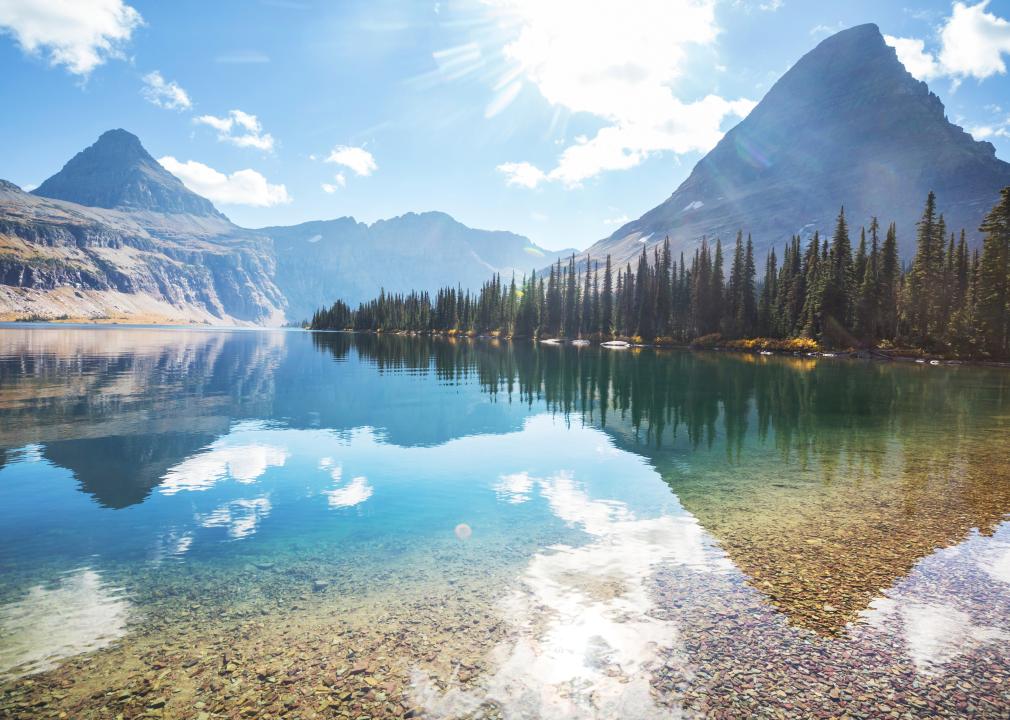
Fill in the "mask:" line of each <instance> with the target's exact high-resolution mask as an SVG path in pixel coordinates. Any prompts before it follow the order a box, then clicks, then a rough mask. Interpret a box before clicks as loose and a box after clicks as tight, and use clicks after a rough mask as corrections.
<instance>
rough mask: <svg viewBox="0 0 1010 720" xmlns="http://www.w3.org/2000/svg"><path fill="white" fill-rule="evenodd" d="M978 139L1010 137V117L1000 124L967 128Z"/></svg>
mask: <svg viewBox="0 0 1010 720" xmlns="http://www.w3.org/2000/svg"><path fill="white" fill-rule="evenodd" d="M966 130H967V131H968V132H969V133H971V136H972V137H973V138H975V139H976V140H989V139H991V138H994V137H1001V138H1010V118H1008V119H1007V121H1006V122H1003V123H1000V124H998V125H977V126H975V127H969V128H966Z"/></svg>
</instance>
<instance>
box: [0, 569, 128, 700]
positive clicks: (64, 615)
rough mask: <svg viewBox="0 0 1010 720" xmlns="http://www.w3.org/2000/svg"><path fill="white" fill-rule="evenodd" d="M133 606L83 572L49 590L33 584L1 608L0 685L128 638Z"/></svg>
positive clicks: (97, 578)
mask: <svg viewBox="0 0 1010 720" xmlns="http://www.w3.org/2000/svg"><path fill="white" fill-rule="evenodd" d="M130 615H131V605H130V602H129V601H128V600H127V599H126V598H125V597H124V596H123V591H122V590H121V589H120V588H116V587H111V586H109V585H108V584H106V583H105V582H104V581H103V580H102V577H101V575H100V574H99V573H97V572H96V571H94V570H91V569H90V568H83V569H80V570H77V571H74V572H72V573H70V574H67V575H64V576H63V577H62V578H60V580H59V582H58V583H56V585H54V586H52V587H46V586H44V585H35V586H34V587H32V588H30V589H29V590H28V592H27V593H26V594H25V596H24V597H23V598H22V599H20V600H16V601H14V602H11V603H8V604H6V605H3V606H0V681H2V680H6V679H10V678H15V677H21V676H23V675H29V674H32V673H36V672H41V671H43V670H49V669H52V668H54V667H56V665H57V664H58V663H59V661H60V660H62V659H64V658H68V657H71V656H73V655H79V654H81V653H85V652H91V651H93V650H98V649H100V648H103V647H106V646H108V645H110V644H112V643H113V642H115V641H116V640H117V639H118V638H120V637H122V636H123V635H125V634H126V626H127V623H128V621H129V620H130Z"/></svg>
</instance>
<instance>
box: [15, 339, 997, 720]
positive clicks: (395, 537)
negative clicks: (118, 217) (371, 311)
mask: <svg viewBox="0 0 1010 720" xmlns="http://www.w3.org/2000/svg"><path fill="white" fill-rule="evenodd" d="M1008 512H1010V372H1008V371H1005V370H998V369H985V368H975V367H939V368H938V367H929V366H916V365H904V364H899V365H883V364H870V363H862V362H857V361H849V360H833V359H814V358H784V357H757V356H750V355H747V356H743V355H731V354H695V353H689V352H677V351H666V352H661V351H650V350H641V351H639V350H625V351H610V350H603V349H599V348H581V349H579V348H572V347H552V346H540V347H534V346H531V345H530V344H528V343H516V344H508V343H503V342H502V343H499V342H497V341H490V340H455V341H452V340H433V339H421V338H406V337H375V336H355V335H348V334H343V333H317V334H310V333H303V332H258V331H202V330H182V329H144V328H93V327H80V328H74V327H42V326H38V327H31V326H19V327H16V328H11V327H8V328H4V329H0V716H4V717H19V718H20V717H23V718H29V717H58V716H59V717H70V718H90V717H96V718H97V717H108V718H115V717H117V716H120V717H124V718H131V717H179V718H200V719H201V720H207V719H208V718H214V717H228V718H239V717H243V718H244V717H264V718H265V717H277V718H279V717H297V718H324V717H325V718H333V717H335V718H341V717H348V718H362V717H373V718H379V717H405V716H406V717H432V718H470V717H502V718H618V717H619V718H670V717H705V716H707V717H726V718H729V717H750V716H757V717H830V716H845V715H848V716H851V717H936V716H950V717H966V716H968V717H994V718H995V717H1004V718H1005V717H1008V716H1010V522H1008V514H1007V513H1008ZM60 713H64V714H63V715H60Z"/></svg>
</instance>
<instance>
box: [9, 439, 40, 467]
mask: <svg viewBox="0 0 1010 720" xmlns="http://www.w3.org/2000/svg"><path fill="white" fill-rule="evenodd" d="M42 449H43V446H42V445H38V444H35V443H32V444H31V445H25V446H23V447H19V448H15V449H14V450H11V457H10V461H11V462H12V463H15V462H25V463H36V462H42V460H43V459H44V458H43V456H42Z"/></svg>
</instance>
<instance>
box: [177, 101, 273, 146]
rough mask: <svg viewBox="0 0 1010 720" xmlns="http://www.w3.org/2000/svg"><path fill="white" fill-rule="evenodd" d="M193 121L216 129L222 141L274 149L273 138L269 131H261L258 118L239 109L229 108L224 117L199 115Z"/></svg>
mask: <svg viewBox="0 0 1010 720" xmlns="http://www.w3.org/2000/svg"><path fill="white" fill-rule="evenodd" d="M193 122H196V123H198V124H201V125H209V126H210V127H212V128H214V129H215V130H217V139H218V140H220V141H222V142H227V143H231V144H232V145H236V146H238V147H252V148H256V149H258V150H265V151H268V152H269V151H270V150H273V149H274V138H273V136H272V135H271V134H270V133H265V132H263V126H262V125H261V124H260V121H259V119H258V118H257V117H256V116H255V115H250V114H249V113H245V112H242V111H241V110H229V111H228V114H227V115H226V116H224V117H215V116H214V115H201V116H200V117H198V118H196V119H195V120H194V121H193Z"/></svg>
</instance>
